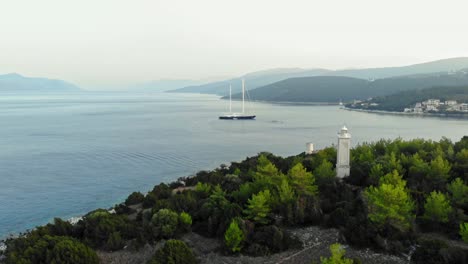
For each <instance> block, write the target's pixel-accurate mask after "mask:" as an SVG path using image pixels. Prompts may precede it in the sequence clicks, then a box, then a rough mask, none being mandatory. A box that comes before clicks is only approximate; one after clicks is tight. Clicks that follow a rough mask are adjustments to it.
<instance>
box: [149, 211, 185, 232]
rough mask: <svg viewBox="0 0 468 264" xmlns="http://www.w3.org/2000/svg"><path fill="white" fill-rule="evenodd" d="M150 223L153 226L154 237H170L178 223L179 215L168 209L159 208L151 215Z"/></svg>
mask: <svg viewBox="0 0 468 264" xmlns="http://www.w3.org/2000/svg"><path fill="white" fill-rule="evenodd" d="M151 223H152V224H153V226H154V227H155V231H156V237H158V236H162V237H164V238H170V237H172V236H173V235H174V232H175V231H176V229H177V225H178V224H179V216H178V215H177V213H176V212H174V211H172V210H169V209H161V210H159V211H158V212H157V213H155V214H154V215H153V217H152V218H151Z"/></svg>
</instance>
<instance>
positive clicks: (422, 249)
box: [411, 240, 448, 264]
mask: <svg viewBox="0 0 468 264" xmlns="http://www.w3.org/2000/svg"><path fill="white" fill-rule="evenodd" d="M418 244H419V246H418V247H417V248H416V251H415V252H414V253H413V256H412V257H411V261H412V262H414V263H416V264H436V263H437V264H438V263H444V261H443V259H442V256H441V255H440V251H441V250H442V249H446V248H448V246H447V244H446V243H444V242H443V241H440V240H420V241H419V243H418Z"/></svg>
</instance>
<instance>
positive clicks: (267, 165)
mask: <svg viewBox="0 0 468 264" xmlns="http://www.w3.org/2000/svg"><path fill="white" fill-rule="evenodd" d="M283 177H284V175H282V173H281V172H280V171H279V170H278V169H277V168H276V166H275V165H274V164H273V163H271V161H270V160H268V158H267V157H266V156H265V155H263V154H262V155H260V156H259V157H258V161H257V169H256V171H255V174H254V176H253V179H254V184H255V185H256V187H255V189H258V190H265V189H269V190H271V191H273V190H274V188H275V186H276V185H279V184H280V183H281V180H282V178H283Z"/></svg>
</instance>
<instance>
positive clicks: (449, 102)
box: [445, 100, 457, 106]
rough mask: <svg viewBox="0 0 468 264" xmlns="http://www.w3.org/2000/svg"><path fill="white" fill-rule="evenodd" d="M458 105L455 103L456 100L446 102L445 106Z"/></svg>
mask: <svg viewBox="0 0 468 264" xmlns="http://www.w3.org/2000/svg"><path fill="white" fill-rule="evenodd" d="M456 104H457V101H455V100H448V101H445V105H448V106H452V105H456Z"/></svg>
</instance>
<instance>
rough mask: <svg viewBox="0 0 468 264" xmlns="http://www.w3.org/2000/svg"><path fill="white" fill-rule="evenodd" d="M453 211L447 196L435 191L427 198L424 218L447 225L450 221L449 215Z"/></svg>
mask: <svg viewBox="0 0 468 264" xmlns="http://www.w3.org/2000/svg"><path fill="white" fill-rule="evenodd" d="M452 211H453V209H452V206H450V202H449V201H448V199H447V197H446V196H445V194H443V193H441V192H438V191H433V192H431V193H430V195H429V196H428V197H427V198H426V203H425V204H424V218H426V219H428V220H431V221H435V222H442V223H447V222H448V221H449V214H450V213H451V212H452Z"/></svg>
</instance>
